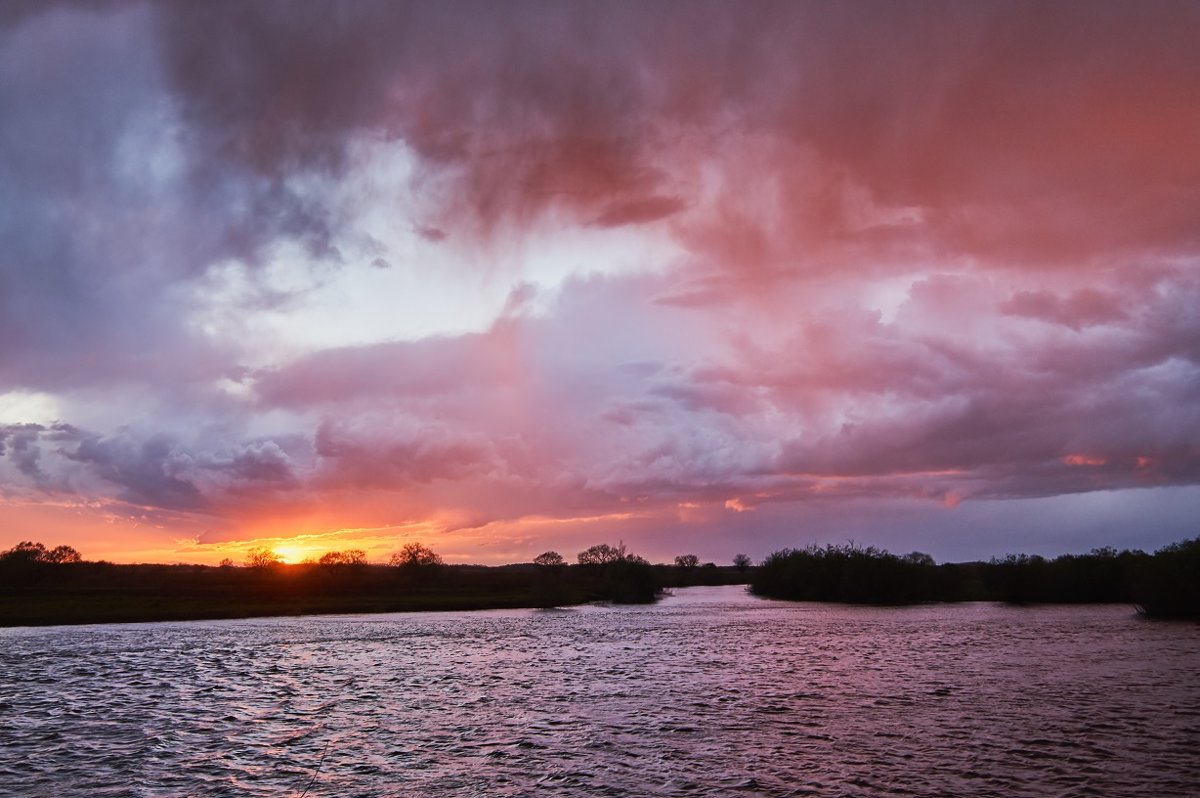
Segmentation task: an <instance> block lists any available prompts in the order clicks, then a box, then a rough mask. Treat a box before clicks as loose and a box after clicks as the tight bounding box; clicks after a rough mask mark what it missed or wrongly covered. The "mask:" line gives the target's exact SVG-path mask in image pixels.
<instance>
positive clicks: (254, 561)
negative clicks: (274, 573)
mask: <svg viewBox="0 0 1200 798" xmlns="http://www.w3.org/2000/svg"><path fill="white" fill-rule="evenodd" d="M282 563H283V558H282V557H280V556H279V555H278V554H276V553H275V551H274V550H273V549H270V548H267V547H266V546H255V547H254V548H252V549H250V550H249V551H247V552H246V567H247V568H257V569H258V570H260V571H265V570H267V569H268V568H274V567H275V566H277V565H281V564H282Z"/></svg>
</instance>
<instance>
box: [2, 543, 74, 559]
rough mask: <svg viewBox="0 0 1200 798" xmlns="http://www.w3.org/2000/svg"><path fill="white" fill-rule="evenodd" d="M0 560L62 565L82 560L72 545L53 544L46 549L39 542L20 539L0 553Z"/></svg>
mask: <svg viewBox="0 0 1200 798" xmlns="http://www.w3.org/2000/svg"><path fill="white" fill-rule="evenodd" d="M0 561H3V562H9V563H49V564H50V565H63V564H66V563H77V562H83V557H81V556H80V554H79V552H78V551H76V550H75V548H74V547H73V546H55V547H54V548H52V549H47V548H46V547H45V546H43V545H42V544H41V543H34V542H33V541H32V540H22V541H21V542H20V543H18V544H17V545H15V546H13V547H12V548H11V549H9V550H8V551H6V552H3V553H0Z"/></svg>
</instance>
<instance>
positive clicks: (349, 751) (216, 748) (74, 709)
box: [0, 587, 1200, 798]
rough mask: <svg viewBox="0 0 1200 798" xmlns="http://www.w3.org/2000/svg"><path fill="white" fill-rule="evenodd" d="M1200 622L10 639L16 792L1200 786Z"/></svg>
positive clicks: (609, 617) (958, 792) (686, 594)
mask: <svg viewBox="0 0 1200 798" xmlns="http://www.w3.org/2000/svg"><path fill="white" fill-rule="evenodd" d="M1198 674H1200V625H1198V624H1188V623H1162V622H1152V621H1147V620H1144V619H1142V618H1139V617H1137V616H1136V615H1135V614H1134V612H1133V610H1132V609H1131V608H1129V607H1123V606H1114V605H1105V606H1092V607H1081V606H1068V607H1037V608H1013V607H1006V606H1002V605H996V604H961V605H934V606H921V607H914V608H901V609H882V608H861V607H846V606H839V605H821V604H792V603H785V602H777V601H770V600H764V599H757V598H754V597H751V596H748V595H747V594H746V593H745V592H744V590H743V589H742V588H740V587H721V588H688V589H685V590H677V591H676V592H675V595H673V596H670V597H667V598H665V599H664V600H662V601H661V602H659V603H658V604H656V605H653V606H640V607H613V606H586V607H579V608H574V609H564V610H505V611H488V612H473V613H472V612H449V613H428V614H403V615H354V616H346V615H342V616H324V617H305V618H266V619H255V620H236V621H202V622H187V623H162V624H129V625H97V626H77V627H53V628H22V629H7V630H0V796H21V798H26V797H27V796H45V797H46V798H52V797H62V798H66V797H68V796H80V798H82V797H83V796H88V798H93V797H94V796H138V797H139V798H140V797H142V796H145V797H146V798H149V797H151V796H155V797H157V796H239V797H240V796H272V798H277V797H278V796H292V797H293V798H298V796H300V795H302V794H304V791H305V790H306V789H307V790H308V793H307V794H308V796H339V798H340V797H342V796H405V797H410V796H456V797H457V796H486V797H487V798H502V797H503V796H630V797H631V798H633V797H634V796H638V797H640V796H728V795H734V796H737V795H745V796H748V797H749V796H756V795H762V796H802V795H813V796H963V797H965V796H993V795H994V796H1004V798H1016V797H1018V796H1076V795H1077V796H1113V797H1114V798H1118V797H1119V798H1133V797H1134V796H1147V797H1148V798H1149V797H1151V796H1153V798H1166V796H1189V798H1194V797H1195V796H1197V795H1200V678H1198Z"/></svg>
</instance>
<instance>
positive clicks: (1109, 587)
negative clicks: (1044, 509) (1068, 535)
mask: <svg viewBox="0 0 1200 798" xmlns="http://www.w3.org/2000/svg"><path fill="white" fill-rule="evenodd" d="M750 588H751V591H752V592H753V593H754V594H756V595H759V596H764V597H767V598H776V599H787V600H792V601H824V602H840V603H846V604H878V605H893V606H897V605H905V604H918V603H923V602H959V601H1002V602H1005V603H1008V604H1113V603H1123V604H1132V605H1135V606H1136V607H1138V609H1139V611H1140V612H1142V613H1143V614H1145V615H1147V616H1150V617H1154V618H1174V619H1194V620H1200V538H1196V539H1193V540H1185V541H1181V542H1179V543H1174V544H1172V545H1170V546H1166V547H1164V548H1162V549H1159V550H1158V551H1157V552H1155V553H1154V554H1147V553H1145V552H1143V551H1120V552H1118V551H1116V550H1115V549H1095V550H1093V551H1091V552H1089V553H1088V554H1077V555H1072V554H1068V555H1063V556H1061V557H1055V558H1054V559H1049V560H1047V559H1044V558H1042V557H1038V556H1031V555H1025V554H1014V555H1009V556H1008V557H1005V558H1004V559H992V560H990V561H988V562H967V563H942V564H937V563H935V562H934V561H933V559H932V558H931V557H929V556H928V555H925V554H921V553H919V552H913V553H912V554H906V555H896V554H892V553H890V552H888V551H884V550H882V549H876V548H874V547H867V548H863V547H858V546H853V545H849V546H825V547H820V546H809V547H808V548H805V549H784V550H783V551H778V552H775V553H774V554H772V555H771V556H769V557H767V559H766V560H765V561H763V564H762V565H761V566H760V567H758V568H756V569H755V571H754V574H753V576H752V578H751V581H750Z"/></svg>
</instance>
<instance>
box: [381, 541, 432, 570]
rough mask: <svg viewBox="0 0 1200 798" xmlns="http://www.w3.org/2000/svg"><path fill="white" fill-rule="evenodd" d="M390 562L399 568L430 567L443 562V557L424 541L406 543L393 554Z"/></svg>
mask: <svg viewBox="0 0 1200 798" xmlns="http://www.w3.org/2000/svg"><path fill="white" fill-rule="evenodd" d="M388 564H389V565H392V566H395V567H398V568H423V567H424V568H429V567H433V566H436V565H441V564H442V558H441V557H440V556H439V555H437V554H435V553H434V551H433V549H431V548H429V547H428V546H426V545H424V544H422V543H416V542H413V543H405V544H404V547H403V548H402V549H400V551H398V552H396V553H395V554H393V555H392V557H391V559H390V560H388Z"/></svg>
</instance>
